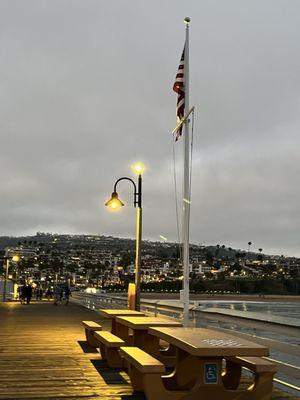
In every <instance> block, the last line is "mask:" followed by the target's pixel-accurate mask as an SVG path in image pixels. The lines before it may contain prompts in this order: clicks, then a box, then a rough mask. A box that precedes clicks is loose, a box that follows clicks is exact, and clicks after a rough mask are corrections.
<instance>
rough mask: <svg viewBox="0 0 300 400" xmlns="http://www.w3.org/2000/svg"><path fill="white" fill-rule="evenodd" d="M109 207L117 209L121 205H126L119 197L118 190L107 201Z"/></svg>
mask: <svg viewBox="0 0 300 400" xmlns="http://www.w3.org/2000/svg"><path fill="white" fill-rule="evenodd" d="M105 205H106V206H107V207H110V208H111V209H112V210H117V209H118V208H120V207H123V206H124V203H123V202H122V201H121V200H120V199H119V197H118V193H117V192H112V194H111V198H110V199H109V200H108V201H107V202H106V203H105Z"/></svg>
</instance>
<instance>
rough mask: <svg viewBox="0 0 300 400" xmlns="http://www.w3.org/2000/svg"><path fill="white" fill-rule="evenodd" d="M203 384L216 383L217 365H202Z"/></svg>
mask: <svg viewBox="0 0 300 400" xmlns="http://www.w3.org/2000/svg"><path fill="white" fill-rule="evenodd" d="M204 383H206V384H210V385H213V384H217V383H218V364H215V363H209V364H206V363H205V364H204Z"/></svg>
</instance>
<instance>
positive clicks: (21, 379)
mask: <svg viewBox="0 0 300 400" xmlns="http://www.w3.org/2000/svg"><path fill="white" fill-rule="evenodd" d="M90 319H92V320H94V321H97V322H99V323H100V324H101V325H102V326H103V328H104V329H110V325H109V322H108V321H107V320H103V319H101V318H100V316H99V315H97V314H96V313H95V312H93V311H90V310H88V309H86V308H83V307H81V306H79V305H76V304H73V303H70V304H69V306H67V307H66V306H65V305H59V306H58V307H54V306H53V305H52V303H50V302H49V303H48V302H47V301H43V302H38V303H36V302H35V303H32V304H30V305H21V304H19V303H15V302H12V303H5V304H4V303H0V326H1V329H0V399H2V400H3V399H5V400H13V399H14V400H15V399H27V400H29V399H35V400H37V399H41V400H43V399H45V400H46V399H64V400H75V399H90V400H94V399H101V398H102V399H109V400H142V399H145V397H144V396H143V395H133V394H132V388H131V386H130V383H129V379H128V376H127V375H126V373H125V372H123V371H119V370H112V369H110V368H108V367H107V365H106V364H105V363H104V362H102V361H101V360H100V356H99V354H98V353H97V352H95V350H93V349H92V348H90V347H88V346H87V344H86V342H85V337H84V330H83V327H82V326H81V321H82V320H90ZM287 398H288V399H289V400H291V399H292V397H289V396H288V395H283V394H282V393H280V392H278V391H274V396H273V399H274V400H275V399H276V400H281V399H287Z"/></svg>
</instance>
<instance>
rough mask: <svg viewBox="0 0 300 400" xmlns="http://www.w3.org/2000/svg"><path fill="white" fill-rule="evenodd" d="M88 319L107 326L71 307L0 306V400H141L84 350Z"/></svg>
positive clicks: (118, 374) (122, 378) (122, 375)
mask: <svg viewBox="0 0 300 400" xmlns="http://www.w3.org/2000/svg"><path fill="white" fill-rule="evenodd" d="M89 319H92V320H95V321H98V322H100V323H101V324H102V325H104V328H105V327H106V329H108V328H109V325H108V323H107V320H101V319H100V318H99V317H98V315H97V314H96V313H95V312H92V311H89V310H87V309H85V308H83V307H81V306H78V305H75V304H72V303H71V304H69V306H68V307H66V306H65V305H59V306H58V307H54V306H53V305H52V303H48V302H46V301H44V302H39V303H34V302H33V303H32V304H30V305H21V304H19V303H6V304H3V303H2V304H0V399H2V400H3V399H5V400H12V399H27V400H29V399H41V400H42V399H45V400H46V399H60V398H62V399H65V400H75V399H109V400H117V399H118V400H119V399H124V400H125V399H128V400H129V399H142V398H143V397H141V396H136V395H135V396H134V395H132V389H131V386H130V384H129V380H128V377H127V375H126V374H125V373H123V372H118V371H114V370H111V369H109V368H108V367H107V366H106V364H105V363H104V362H102V361H101V360H100V356H99V354H98V353H97V352H92V351H93V350H92V349H91V348H88V347H87V346H86V342H85V337H84V331H83V327H82V326H81V321H82V320H89Z"/></svg>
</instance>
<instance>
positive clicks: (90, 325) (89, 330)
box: [82, 321, 102, 347]
mask: <svg viewBox="0 0 300 400" xmlns="http://www.w3.org/2000/svg"><path fill="white" fill-rule="evenodd" d="M82 325H83V326H84V330H85V337H86V341H87V342H88V344H89V345H90V346H91V347H97V341H96V340H95V338H94V332H96V331H101V330H102V326H101V325H99V324H98V323H97V322H94V321H82Z"/></svg>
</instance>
